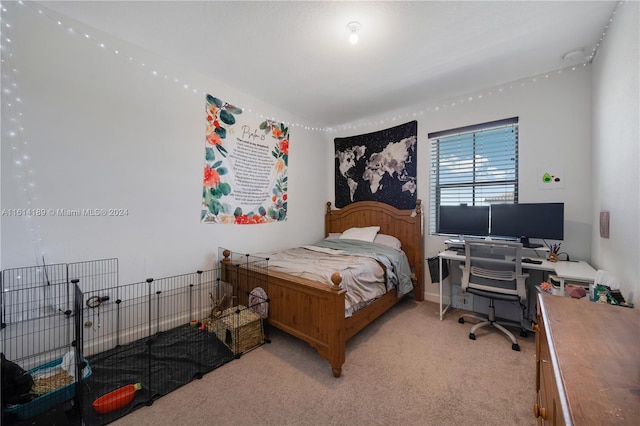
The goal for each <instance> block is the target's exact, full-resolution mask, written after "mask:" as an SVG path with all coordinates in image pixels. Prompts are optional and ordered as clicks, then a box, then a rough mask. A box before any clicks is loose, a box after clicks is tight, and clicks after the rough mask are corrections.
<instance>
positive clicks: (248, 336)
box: [209, 305, 264, 355]
mask: <svg viewBox="0 0 640 426" xmlns="http://www.w3.org/2000/svg"><path fill="white" fill-rule="evenodd" d="M212 326H213V330H211V326H210V328H209V331H213V332H214V333H215V334H216V337H217V338H218V339H220V341H221V342H222V343H224V344H225V345H226V346H227V347H228V348H229V349H231V351H232V352H233V354H234V355H238V354H242V353H244V352H246V351H248V350H249V349H252V348H254V347H256V346H258V345H260V344H262V343H263V341H264V332H263V328H262V318H261V317H260V315H258V314H257V313H255V312H254V311H253V310H252V309H248V308H247V307H245V306H242V305H239V306H235V307H231V308H228V309H225V310H224V311H223V312H222V314H221V315H220V316H219V317H218V318H216V320H215V321H213V324H212Z"/></svg>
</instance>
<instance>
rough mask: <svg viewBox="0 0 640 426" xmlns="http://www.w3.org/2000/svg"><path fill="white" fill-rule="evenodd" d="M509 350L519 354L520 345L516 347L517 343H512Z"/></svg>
mask: <svg viewBox="0 0 640 426" xmlns="http://www.w3.org/2000/svg"><path fill="white" fill-rule="evenodd" d="M511 349H513V350H514V351H518V352H520V345H518V344H517V343H514V344H513V345H511Z"/></svg>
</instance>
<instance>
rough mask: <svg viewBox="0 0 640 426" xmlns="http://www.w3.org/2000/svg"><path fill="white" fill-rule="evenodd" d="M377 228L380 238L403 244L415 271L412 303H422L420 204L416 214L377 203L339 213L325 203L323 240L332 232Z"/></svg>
mask: <svg viewBox="0 0 640 426" xmlns="http://www.w3.org/2000/svg"><path fill="white" fill-rule="evenodd" d="M365 226H379V227H380V233H381V234H388V235H393V236H394V237H396V238H397V239H399V240H400V242H401V243H402V250H403V251H404V252H405V253H406V255H407V258H408V259H409V264H410V265H411V267H412V268H413V269H414V271H415V276H416V281H417V282H416V285H415V299H416V300H423V299H424V234H423V232H424V231H423V217H422V201H421V200H416V208H415V210H398V209H396V208H395V207H393V206H390V205H388V204H385V203H380V202H377V201H358V202H356V203H352V204H349V205H348V206H346V207H343V208H342V209H339V210H335V209H332V208H331V203H330V202H327V212H326V215H325V226H324V229H325V237H326V236H328V235H329V233H331V232H344V231H345V230H347V229H349V228H353V227H365Z"/></svg>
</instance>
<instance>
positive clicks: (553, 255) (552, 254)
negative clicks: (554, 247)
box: [547, 253, 558, 262]
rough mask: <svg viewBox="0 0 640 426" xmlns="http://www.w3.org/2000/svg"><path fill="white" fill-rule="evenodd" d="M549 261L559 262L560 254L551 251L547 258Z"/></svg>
mask: <svg viewBox="0 0 640 426" xmlns="http://www.w3.org/2000/svg"><path fill="white" fill-rule="evenodd" d="M547 260H548V261H549V262H557V261H558V255H557V254H555V253H549V258H548V259H547Z"/></svg>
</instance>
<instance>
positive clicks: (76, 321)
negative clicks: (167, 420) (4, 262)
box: [1, 256, 268, 425]
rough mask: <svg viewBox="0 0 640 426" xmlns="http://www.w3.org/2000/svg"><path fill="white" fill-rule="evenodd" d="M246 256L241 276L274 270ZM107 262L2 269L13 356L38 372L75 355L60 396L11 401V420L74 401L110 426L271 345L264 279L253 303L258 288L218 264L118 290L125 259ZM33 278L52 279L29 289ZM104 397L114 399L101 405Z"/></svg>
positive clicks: (6, 339)
mask: <svg viewBox="0 0 640 426" xmlns="http://www.w3.org/2000/svg"><path fill="white" fill-rule="evenodd" d="M242 260H243V268H238V274H242V273H243V271H247V270H254V269H259V270H265V271H266V268H267V260H266V259H259V258H251V257H250V256H245V257H244V258H243V259H242ZM108 261H110V262H111V263H108V262H107V261H93V262H83V263H82V264H68V265H47V266H46V267H32V268H21V269H22V271H21V273H20V274H17V273H15V272H12V271H3V275H2V286H3V289H2V290H3V292H2V303H1V304H2V319H3V329H2V347H3V352H4V353H5V355H7V358H8V359H11V360H12V361H14V362H16V363H17V364H19V365H20V366H22V367H23V368H25V369H26V370H29V371H31V369H33V368H35V369H36V370H37V369H41V368H43V366H47V368H48V367H49V364H50V363H55V364H56V366H57V365H58V364H60V366H61V367H62V366H63V361H64V360H65V356H66V357H67V359H68V358H69V357H70V356H73V357H74V359H75V367H76V368H75V374H74V375H72V379H71V382H70V383H69V384H67V385H66V388H65V390H64V392H63V394H62V395H60V396H59V397H58V398H53V397H52V396H51V395H49V394H46V395H44V397H45V398H46V399H47V400H46V403H44V402H43V401H42V400H39V401H38V398H36V399H33V400H32V401H30V402H27V403H24V404H16V405H12V406H11V407H4V414H5V415H7V416H8V417H7V420H8V421H19V420H24V419H29V418H31V417H33V416H36V415H39V414H40V413H42V412H45V411H46V410H48V409H49V408H50V407H51V406H52V405H58V404H60V403H61V402H64V401H75V403H76V406H77V408H76V410H75V411H76V412H77V415H78V417H80V418H81V420H82V421H83V422H84V423H86V424H92V425H100V424H107V423H109V422H111V421H113V420H115V419H117V418H119V417H122V416H123V415H125V414H127V413H128V412H130V411H131V410H133V409H135V408H136V407H138V406H140V405H142V404H144V405H150V404H151V403H152V402H153V400H154V399H156V398H158V397H160V396H162V395H166V394H167V393H169V392H171V391H173V390H175V389H176V388H178V387H180V386H182V385H184V384H186V383H188V382H190V381H191V380H193V379H195V378H200V377H202V375H203V374H205V373H207V372H209V371H211V370H213V369H215V368H217V367H219V366H221V365H223V364H224V363H226V362H229V361H230V360H232V359H234V358H236V357H239V356H240V355H242V353H244V352H246V351H248V350H251V349H253V348H254V347H256V346H258V345H260V344H261V343H263V342H264V341H265V336H264V331H263V325H262V323H263V322H262V317H261V316H260V313H259V312H262V311H260V309H264V308H265V307H266V304H267V303H268V300H267V299H266V292H267V291H268V289H267V283H266V282H265V283H261V285H260V286H259V288H260V289H261V290H262V291H263V293H260V295H264V298H261V297H257V298H256V297H255V296H256V292H255V291H254V292H253V294H252V300H253V301H254V303H253V306H252V307H247V306H246V305H239V303H238V301H239V300H243V299H244V298H245V297H244V296H241V294H249V293H251V292H250V291H247V289H245V288H243V286H241V285H234V286H231V285H230V284H229V283H227V282H225V281H223V280H222V279H221V277H220V270H219V269H218V268H216V269H213V270H208V271H197V272H194V273H189V274H184V275H178V276H172V277H166V278H160V279H151V278H149V279H147V280H145V281H143V282H139V283H134V284H128V285H122V286H120V285H118V283H117V260H115V259H109V260H108ZM38 269H39V271H38ZM5 272H6V274H5ZM245 273H246V272H245ZM29 274H33V275H34V276H36V277H41V276H43V275H44V276H45V277H48V278H47V279H45V280H44V281H43V280H42V279H41V278H39V279H34V280H33V281H34V282H33V285H30V286H24V285H22V284H24V281H23V279H24V277H25V276H30V275H29ZM18 277H20V278H18ZM75 277H80V278H75ZM18 280H19V282H18ZM236 282H238V283H240V282H243V280H242V279H240V280H239V281H236ZM244 282H245V283H246V282H247V280H244ZM45 283H46V284H45ZM252 284H256V283H252ZM52 286H54V287H52ZM56 286H57V287H56ZM252 290H254V288H252ZM34 295H35V296H37V297H36V298H35V299H34V298H33V296H34ZM34 300H37V302H35V303H34ZM69 354H71V355H69ZM80 377H82V379H78V378H80ZM67 380H68V379H67ZM135 384H140V386H139V388H140V389H139V390H136V389H135V386H133V385H135ZM129 390H132V391H130V392H128V391H129ZM124 391H127V392H128V393H127V398H128V399H123V398H122V397H123V392H124ZM61 399H63V400H64V401H61ZM105 399H107V400H109V401H110V403H109V404H110V405H108V406H105V405H100V403H101V402H104V400H105ZM3 401H4V399H3ZM67 404H70V402H67ZM105 407H107V409H105Z"/></svg>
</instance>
